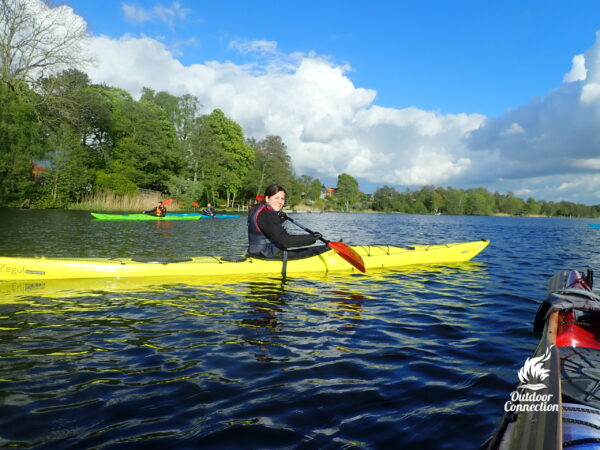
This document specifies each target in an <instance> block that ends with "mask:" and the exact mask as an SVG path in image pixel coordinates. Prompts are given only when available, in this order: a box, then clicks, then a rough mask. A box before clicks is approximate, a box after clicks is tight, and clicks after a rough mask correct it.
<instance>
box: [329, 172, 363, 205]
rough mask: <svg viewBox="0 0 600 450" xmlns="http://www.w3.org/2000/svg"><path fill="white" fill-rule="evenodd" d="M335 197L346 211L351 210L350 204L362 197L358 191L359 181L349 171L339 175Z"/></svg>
mask: <svg viewBox="0 0 600 450" xmlns="http://www.w3.org/2000/svg"><path fill="white" fill-rule="evenodd" d="M335 197H336V199H337V201H338V202H339V204H340V206H342V207H343V209H344V210H345V211H350V206H352V205H354V204H355V203H357V201H358V199H359V197H360V196H359V191H358V181H356V179H355V178H353V177H352V176H350V175H348V174H347V173H342V174H340V175H338V182H337V192H336V195H335Z"/></svg>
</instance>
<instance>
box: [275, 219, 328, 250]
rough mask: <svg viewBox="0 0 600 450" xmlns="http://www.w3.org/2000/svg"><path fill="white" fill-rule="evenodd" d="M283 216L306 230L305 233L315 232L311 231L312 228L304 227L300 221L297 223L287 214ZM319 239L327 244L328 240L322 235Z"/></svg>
mask: <svg viewBox="0 0 600 450" xmlns="http://www.w3.org/2000/svg"><path fill="white" fill-rule="evenodd" d="M285 218H286V219H287V220H289V221H290V222H292V223H293V224H294V225H296V226H297V227H300V228H302V229H303V230H304V231H306V232H307V233H310V234H315V232H314V231H312V230H309V229H308V228H306V227H305V226H304V225H302V224H301V223H298V222H296V221H295V220H294V219H292V218H291V217H290V216H288V215H287V214H286V215H285ZM319 240H320V241H322V242H324V243H325V244H329V241H328V240H327V239H325V238H324V237H323V236H321V237H320V238H319Z"/></svg>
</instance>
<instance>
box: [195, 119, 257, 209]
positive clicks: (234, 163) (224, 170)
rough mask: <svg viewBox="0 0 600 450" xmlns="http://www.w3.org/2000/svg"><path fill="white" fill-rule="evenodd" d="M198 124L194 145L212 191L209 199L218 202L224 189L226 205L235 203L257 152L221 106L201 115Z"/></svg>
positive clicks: (207, 184) (209, 190)
mask: <svg viewBox="0 0 600 450" xmlns="http://www.w3.org/2000/svg"><path fill="white" fill-rule="evenodd" d="M198 125H199V126H198V127H196V129H195V133H194V135H193V136H192V141H193V143H192V145H193V146H194V147H195V149H196V151H197V152H198V154H199V157H200V166H201V167H200V172H201V181H202V182H203V184H204V185H205V186H206V187H207V189H208V191H207V192H208V193H209V194H210V197H209V199H208V200H209V201H211V200H212V202H213V203H216V198H217V196H218V193H219V192H222V193H223V194H224V196H225V198H226V201H227V204H228V205H233V203H234V202H235V197H236V195H237V193H238V191H239V190H240V188H241V187H242V185H243V182H244V180H245V178H246V174H247V173H248V170H250V167H252V164H253V162H254V151H253V150H252V148H250V147H249V146H248V145H247V144H246V142H245V140H244V134H243V132H242V127H241V126H240V125H239V124H238V123H236V122H234V121H233V120H231V119H229V118H227V117H226V116H225V114H224V113H223V111H221V110H220V109H215V110H214V111H213V112H212V113H211V114H208V115H206V116H203V117H201V118H200V120H199V124H198Z"/></svg>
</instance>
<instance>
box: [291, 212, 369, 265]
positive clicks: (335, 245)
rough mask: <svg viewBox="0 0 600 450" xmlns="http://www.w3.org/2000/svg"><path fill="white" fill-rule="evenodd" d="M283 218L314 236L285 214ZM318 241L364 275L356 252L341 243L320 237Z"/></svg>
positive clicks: (360, 260)
mask: <svg viewBox="0 0 600 450" xmlns="http://www.w3.org/2000/svg"><path fill="white" fill-rule="evenodd" d="M285 217H286V219H287V220H289V221H290V222H292V223H293V224H294V225H296V226H297V227H300V228H302V229H303V230H304V231H306V232H307V233H310V234H315V233H314V231H311V230H309V229H308V228H306V227H305V226H304V225H302V224H299V223H298V222H296V221H295V220H293V219H292V218H291V217H290V216H288V215H287V214H286V215H285ZM319 240H320V241H322V242H324V243H325V244H327V247H329V248H330V249H332V250H333V251H335V252H336V253H337V254H338V255H340V256H341V257H342V258H344V259H345V260H346V261H348V262H349V263H350V264H352V265H353V266H354V267H356V268H357V269H358V270H360V271H361V272H363V273H364V272H365V271H366V269H365V262H364V261H363V259H362V257H361V256H360V255H359V254H358V253H357V252H356V250H354V249H353V248H352V247H350V246H349V245H347V244H344V243H343V242H337V241H328V240H327V239H324V238H323V236H321V237H320V238H319Z"/></svg>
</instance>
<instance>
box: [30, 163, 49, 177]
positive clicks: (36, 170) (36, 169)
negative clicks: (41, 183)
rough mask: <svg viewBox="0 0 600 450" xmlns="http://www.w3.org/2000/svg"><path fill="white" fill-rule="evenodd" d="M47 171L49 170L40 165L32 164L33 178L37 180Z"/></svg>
mask: <svg viewBox="0 0 600 450" xmlns="http://www.w3.org/2000/svg"><path fill="white" fill-rule="evenodd" d="M46 170H48V169H46V168H45V167H42V166H40V165H39V164H36V163H31V176H32V178H34V179H35V178H37V177H39V176H40V175H41V174H42V173H44V172H45V171H46Z"/></svg>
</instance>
